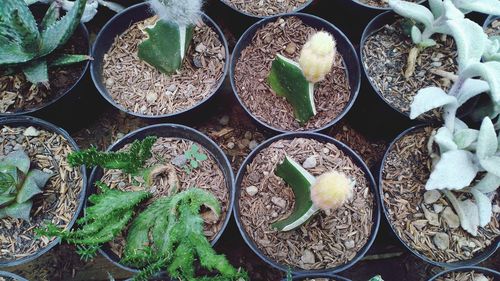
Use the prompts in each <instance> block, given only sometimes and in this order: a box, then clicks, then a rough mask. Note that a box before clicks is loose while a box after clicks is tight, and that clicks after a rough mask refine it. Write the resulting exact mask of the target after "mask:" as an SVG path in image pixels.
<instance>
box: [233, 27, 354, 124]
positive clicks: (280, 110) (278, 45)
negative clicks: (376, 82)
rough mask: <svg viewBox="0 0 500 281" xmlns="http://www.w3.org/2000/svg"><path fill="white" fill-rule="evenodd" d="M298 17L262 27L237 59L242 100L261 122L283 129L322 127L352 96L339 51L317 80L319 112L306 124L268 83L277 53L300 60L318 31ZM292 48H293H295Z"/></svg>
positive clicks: (237, 80)
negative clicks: (299, 121) (300, 56)
mask: <svg viewBox="0 0 500 281" xmlns="http://www.w3.org/2000/svg"><path fill="white" fill-rule="evenodd" d="M317 31H319V30H316V29H314V28H312V27H309V26H307V25H305V24H304V23H303V22H302V21H301V20H300V19H299V18H296V17H287V18H280V19H278V20H277V21H276V22H271V23H268V24H267V25H265V26H264V27H262V28H261V29H259V30H258V31H257V32H256V33H255V35H254V37H253V39H252V42H251V44H250V45H249V46H247V47H246V48H245V49H244V50H242V52H241V55H240V57H239V58H238V61H237V62H236V67H235V73H234V79H235V84H236V88H237V91H238V95H239V96H240V98H241V99H242V101H243V104H244V105H245V106H246V107H247V108H248V110H249V111H250V112H252V113H253V114H254V115H255V116H256V117H257V118H258V119H259V120H261V121H262V122H264V123H266V124H268V125H270V126H272V127H274V128H278V129H281V130H288V131H301V130H313V129H319V128H321V127H323V126H325V125H326V124H328V123H329V122H330V121H332V120H333V119H335V117H337V116H338V115H339V114H340V113H341V112H342V111H343V110H344V108H345V107H346V105H347V104H348V102H349V99H350V97H351V91H350V86H349V83H348V80H347V70H346V69H345V65H344V64H343V61H342V57H341V55H340V54H337V57H336V58H335V63H334V66H333V68H332V71H331V72H330V73H329V74H328V75H327V76H326V79H325V80H323V81H321V82H319V83H317V84H316V86H315V90H314V102H315V104H316V109H317V112H318V113H317V114H316V116H314V117H313V118H311V119H310V120H309V121H308V122H307V123H306V124H304V126H300V125H299V123H298V122H297V120H295V117H294V115H293V108H292V106H291V105H290V104H289V103H288V102H287V101H286V99H285V98H283V97H278V96H277V95H276V94H274V93H273V92H272V90H271V88H270V87H269V85H268V83H267V77H268V75H269V71H270V70H271V65H272V62H273V60H274V59H275V58H276V54H281V55H283V56H286V57H288V58H292V59H295V60H297V59H298V57H299V55H300V50H301V48H302V46H303V45H304V44H305V43H306V41H307V39H308V38H309V36H311V35H312V34H313V33H315V32H317ZM292 51H293V52H292Z"/></svg>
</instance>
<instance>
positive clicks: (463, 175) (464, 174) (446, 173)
mask: <svg viewBox="0 0 500 281" xmlns="http://www.w3.org/2000/svg"><path fill="white" fill-rule="evenodd" d="M473 158H474V155H473V154H472V153H471V152H469V151H465V150H452V151H448V152H445V153H443V154H442V155H441V158H440V159H439V161H438V162H437V164H436V165H435V166H434V169H433V170H432V172H431V175H430V177H429V179H428V180H427V183H426V185H425V188H426V189H427V190H433V189H439V190H443V189H462V188H464V187H467V186H469V185H470V184H471V182H472V181H473V180H474V178H475V177H476V174H477V172H478V170H479V168H478V167H477V165H476V164H475V163H474V161H473Z"/></svg>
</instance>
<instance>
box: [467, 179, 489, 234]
mask: <svg viewBox="0 0 500 281" xmlns="http://www.w3.org/2000/svg"><path fill="white" fill-rule="evenodd" d="M471 193H472V195H473V196H474V201H476V206H477V209H478V211H479V226H481V227H485V226H486V225H487V224H488V223H489V222H490V220H491V216H492V215H493V211H492V207H491V201H490V199H489V198H488V196H486V195H484V194H483V193H481V192H480V191H478V190H476V189H474V188H473V189H471Z"/></svg>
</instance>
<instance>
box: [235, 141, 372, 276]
mask: <svg viewBox="0 0 500 281" xmlns="http://www.w3.org/2000/svg"><path fill="white" fill-rule="evenodd" d="M373 188H374V186H373V182H372V178H371V175H370V172H369V171H368V169H367V168H366V166H365V165H364V164H363V162H361V160H359V158H357V156H356V155H355V154H354V153H353V152H352V151H351V150H349V149H348V148H347V147H345V146H344V145H343V144H341V143H339V142H337V141H334V140H333V139H329V138H328V137H326V136H321V135H315V134H297V135H294V134H288V135H281V136H277V137H274V138H272V139H271V140H269V141H267V142H265V143H263V144H262V145H261V146H259V147H258V148H257V149H256V150H254V151H253V152H252V153H251V154H250V156H249V157H248V158H247V159H246V160H245V162H244V164H243V166H242V168H241V169H240V171H239V173H238V178H237V193H236V194H237V195H236V196H237V199H236V200H237V201H236V205H235V215H236V220H237V223H238V225H239V227H240V231H241V232H242V235H243V236H244V237H246V238H245V240H246V241H247V243H249V245H250V246H251V247H252V249H253V250H254V251H256V252H257V253H258V254H259V255H261V256H262V258H264V259H265V260H266V261H267V262H268V263H270V264H271V265H273V266H275V267H278V268H280V269H282V270H285V269H286V268H287V267H290V268H291V269H292V270H294V271H296V272H302V271H305V270H313V271H320V272H325V271H335V270H337V271H338V269H339V268H341V267H343V266H345V265H346V264H349V263H352V261H353V260H356V259H358V258H360V257H361V256H362V255H363V254H364V252H365V251H366V250H367V247H369V245H370V244H371V241H372V238H373V233H374V231H376V229H377V228H378V217H379V214H378V206H377V204H376V200H375V198H376V196H375V195H374V193H373V190H372V189H373ZM353 231H354V232H353ZM354 233H355V234H354Z"/></svg>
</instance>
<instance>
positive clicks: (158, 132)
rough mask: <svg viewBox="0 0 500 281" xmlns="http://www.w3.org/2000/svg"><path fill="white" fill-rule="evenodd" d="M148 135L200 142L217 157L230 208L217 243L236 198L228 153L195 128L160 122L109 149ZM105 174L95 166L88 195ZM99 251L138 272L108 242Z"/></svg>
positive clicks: (111, 259)
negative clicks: (121, 259) (227, 191)
mask: <svg viewBox="0 0 500 281" xmlns="http://www.w3.org/2000/svg"><path fill="white" fill-rule="evenodd" d="M147 136H157V137H167V138H179V139H185V140H190V141H193V142H196V143H198V144H200V145H201V146H202V147H204V148H205V149H206V150H207V151H208V152H209V153H210V155H211V156H212V157H213V158H214V159H215V161H216V162H217V164H218V166H219V168H220V169H221V170H222V173H223V174H224V179H225V183H226V186H227V187H228V189H229V202H228V208H227V215H226V218H225V220H224V224H223V226H222V229H221V230H220V231H219V233H218V234H217V235H216V236H215V237H214V239H213V240H212V241H211V244H212V246H213V245H215V244H216V243H217V241H218V240H219V238H220V237H221V235H222V233H223V232H224V230H225V228H226V226H227V224H228V222H229V219H230V217H231V212H232V208H233V203H232V202H233V198H234V175H233V170H232V168H231V164H230V162H229V160H228V159H227V157H226V155H225V154H224V152H223V151H222V150H221V149H220V147H219V146H218V145H217V144H216V143H215V142H213V141H212V140H211V139H210V138H208V137H207V136H205V135H204V134H202V133H200V132H198V131H196V130H195V129H192V128H189V127H186V126H183V125H177V124H159V125H151V126H147V127H144V128H141V129H138V130H136V131H133V132H131V133H129V134H127V135H126V136H124V137H123V138H121V139H120V140H118V141H117V142H115V143H114V144H113V145H111V146H110V147H109V148H108V149H107V151H117V150H119V149H121V148H122V147H124V146H125V145H127V144H129V143H132V142H133V141H135V140H142V139H144V138H145V137H147ZM102 176H103V169H102V168H94V169H93V170H92V173H91V175H90V180H89V187H88V194H87V196H90V195H91V194H93V193H95V192H96V188H95V185H94V183H95V182H96V181H98V180H100V179H101V178H102ZM99 252H100V253H101V254H102V255H103V256H104V257H106V258H107V259H108V260H109V261H111V262H112V263H113V264H114V265H116V266H118V267H120V268H122V269H124V270H127V271H129V272H134V273H137V272H138V271H139V270H138V269H137V268H132V267H128V266H125V265H123V264H121V263H120V258H119V257H118V256H117V255H116V254H115V253H113V251H111V249H110V248H109V245H108V244H104V246H102V247H101V249H100V250H99Z"/></svg>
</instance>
